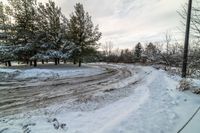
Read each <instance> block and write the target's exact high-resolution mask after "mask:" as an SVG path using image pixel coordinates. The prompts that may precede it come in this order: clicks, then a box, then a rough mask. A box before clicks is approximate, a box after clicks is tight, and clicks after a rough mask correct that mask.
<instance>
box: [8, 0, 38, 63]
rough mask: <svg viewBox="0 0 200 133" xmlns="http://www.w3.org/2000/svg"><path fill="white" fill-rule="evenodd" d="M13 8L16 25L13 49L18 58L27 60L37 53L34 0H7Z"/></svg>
mask: <svg viewBox="0 0 200 133" xmlns="http://www.w3.org/2000/svg"><path fill="white" fill-rule="evenodd" d="M9 2H10V5H11V6H12V8H13V10H14V15H13V17H14V19H15V25H16V31H17V34H16V40H15V43H16V45H18V48H17V49H16V50H15V52H16V54H17V55H18V59H19V60H22V61H29V60H30V59H31V57H33V56H34V55H36V54H37V49H38V43H37V38H38V36H37V35H36V32H37V27H36V25H35V22H36V6H37V3H36V0H9ZM34 66H37V60H36V59H34Z"/></svg>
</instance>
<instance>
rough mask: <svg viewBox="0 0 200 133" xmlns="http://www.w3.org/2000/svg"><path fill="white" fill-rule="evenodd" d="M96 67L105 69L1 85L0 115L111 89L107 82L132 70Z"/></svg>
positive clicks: (122, 77)
mask: <svg viewBox="0 0 200 133" xmlns="http://www.w3.org/2000/svg"><path fill="white" fill-rule="evenodd" d="M97 66H99V67H103V68H106V70H107V71H106V72H105V73H102V74H99V75H95V76H88V77H76V78H65V79H58V80H50V81H43V82H42V81H41V82H34V83H32V82H31V81H26V83H25V84H22V83H20V82H19V81H18V82H16V81H15V82H14V81H13V82H8V83H7V84H4V86H3V87H2V88H1V89H0V117H3V116H7V115H11V114H17V113H21V112H22V111H30V110H34V109H38V108H42V107H47V106H49V105H51V104H58V103H60V102H63V101H65V102H68V101H69V102H70V101H73V100H76V99H77V98H80V97H83V96H84V95H88V94H93V93H96V92H97V91H102V90H109V89H112V86H111V85H113V84H116V83H118V82H119V81H121V80H122V79H123V80H124V79H126V78H129V77H131V76H132V75H133V70H130V69H129V68H130V67H129V68H128V67H126V66H123V67H122V66H120V65H119V66H117V65H97ZM131 82H132V81H130V84H131ZM133 82H134V81H133ZM109 86H110V88H109Z"/></svg>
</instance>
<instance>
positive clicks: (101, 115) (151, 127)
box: [0, 65, 200, 133]
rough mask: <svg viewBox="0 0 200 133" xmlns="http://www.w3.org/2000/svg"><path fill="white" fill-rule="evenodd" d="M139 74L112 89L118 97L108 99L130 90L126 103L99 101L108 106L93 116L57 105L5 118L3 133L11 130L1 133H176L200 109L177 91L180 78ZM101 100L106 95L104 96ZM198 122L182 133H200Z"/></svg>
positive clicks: (146, 70) (145, 70)
mask: <svg viewBox="0 0 200 133" xmlns="http://www.w3.org/2000/svg"><path fill="white" fill-rule="evenodd" d="M119 66H120V65H119ZM126 67H129V68H130V69H132V68H133V67H134V66H132V65H126ZM136 68H137V69H134V70H138V72H136V73H135V75H133V76H132V77H129V78H127V79H123V80H121V81H120V82H119V83H118V84H117V85H116V84H113V87H117V86H118V88H117V90H116V92H110V93H109V95H110V97H111V98H113V99H114V98H115V97H120V95H119V94H118V93H125V91H126V90H131V91H128V92H131V93H128V94H127V95H126V96H125V97H120V98H119V99H118V100H116V101H114V102H112V103H110V102H106V101H99V102H102V104H104V106H101V107H100V108H97V109H92V110H90V111H88V110H81V109H70V107H69V106H66V105H56V106H51V107H49V108H47V109H41V110H37V111H36V112H34V113H32V112H30V114H27V113H26V114H21V115H15V116H12V117H8V118H4V121H3V119H0V125H1V126H0V131H1V130H3V129H6V128H9V129H6V130H5V132H3V133H12V132H22V131H24V130H31V131H33V133H47V132H48V133H64V132H65V133H176V132H177V131H178V130H179V129H180V128H181V127H182V126H183V125H184V124H185V123H186V122H187V120H188V119H189V118H190V117H191V116H192V114H193V113H194V112H195V110H196V108H198V106H200V96H198V95H194V94H192V93H190V92H179V91H177V90H176V86H177V85H178V81H179V80H177V79H179V78H178V77H171V76H169V75H168V74H167V73H166V72H165V71H162V70H155V69H153V68H152V67H141V66H137V67H136ZM37 72H38V70H37ZM37 72H36V73H37ZM43 72H44V73H45V71H43ZM25 73H26V72H25ZM40 73H41V72H40ZM50 73H52V72H50ZM68 73H69V72H68ZM76 73H77V74H80V73H79V72H76ZM145 74H146V76H145V77H144V75H145ZM25 75H26V74H24V75H23V76H22V77H25ZM36 75H37V74H36ZM61 75H62V74H61ZM26 77H29V75H26ZM141 78H142V81H141V82H139V83H138V84H137V85H134V86H128V87H127V88H123V87H126V85H127V84H128V82H130V81H131V80H136V79H141ZM120 88H121V90H120ZM96 95H98V94H96ZM99 96H106V94H104V93H102V92H101V93H99ZM103 99H106V98H103ZM95 102H97V101H94V102H90V103H88V104H82V105H79V106H80V107H81V106H84V107H85V106H86V107H88V108H93V106H95V105H96V104H98V103H95ZM74 104H75V103H74ZM65 106H66V107H65ZM55 110H59V111H55ZM13 117H14V118H13ZM54 118H56V119H57V120H58V123H57V124H62V123H65V124H66V127H65V128H64V129H61V128H59V129H58V130H56V129H55V128H54V126H53V125H55V124H56V123H55V121H54V122H53V119H54ZM199 118H200V112H199V113H198V114H197V116H196V117H195V118H194V119H193V120H192V121H191V123H189V125H188V126H187V127H186V128H185V129H184V130H183V132H182V133H199V131H200V126H199V123H200V119H199ZM31 123H32V125H31ZM33 123H34V124H36V125H34V124H33ZM25 124H30V126H28V129H27V128H20V127H23V126H24V125H25ZM10 127H11V128H10Z"/></svg>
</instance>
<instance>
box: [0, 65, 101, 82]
mask: <svg viewBox="0 0 200 133" xmlns="http://www.w3.org/2000/svg"><path fill="white" fill-rule="evenodd" d="M103 72H105V70H104V69H102V68H97V67H94V66H93V67H89V68H88V67H83V68H77V67H76V68H73V67H70V68H69V67H67V68H66V69H63V68H62V69H59V68H57V69H50V68H49V69H48V68H45V69H44V68H43V69H40V68H32V69H8V68H0V74H1V73H2V74H4V78H7V77H9V78H12V79H17V80H23V79H35V80H45V79H49V78H53V79H57V78H67V77H79V76H80V77H84V76H92V75H97V74H101V73H103ZM2 79H3V78H2Z"/></svg>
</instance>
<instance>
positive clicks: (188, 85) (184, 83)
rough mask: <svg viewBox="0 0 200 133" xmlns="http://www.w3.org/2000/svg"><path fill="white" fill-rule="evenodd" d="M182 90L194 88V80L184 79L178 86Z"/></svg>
mask: <svg viewBox="0 0 200 133" xmlns="http://www.w3.org/2000/svg"><path fill="white" fill-rule="evenodd" d="M177 89H178V90H180V91H186V90H191V89H192V82H191V81H190V80H187V79H182V80H181V81H180V83H179V85H178V87H177Z"/></svg>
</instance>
